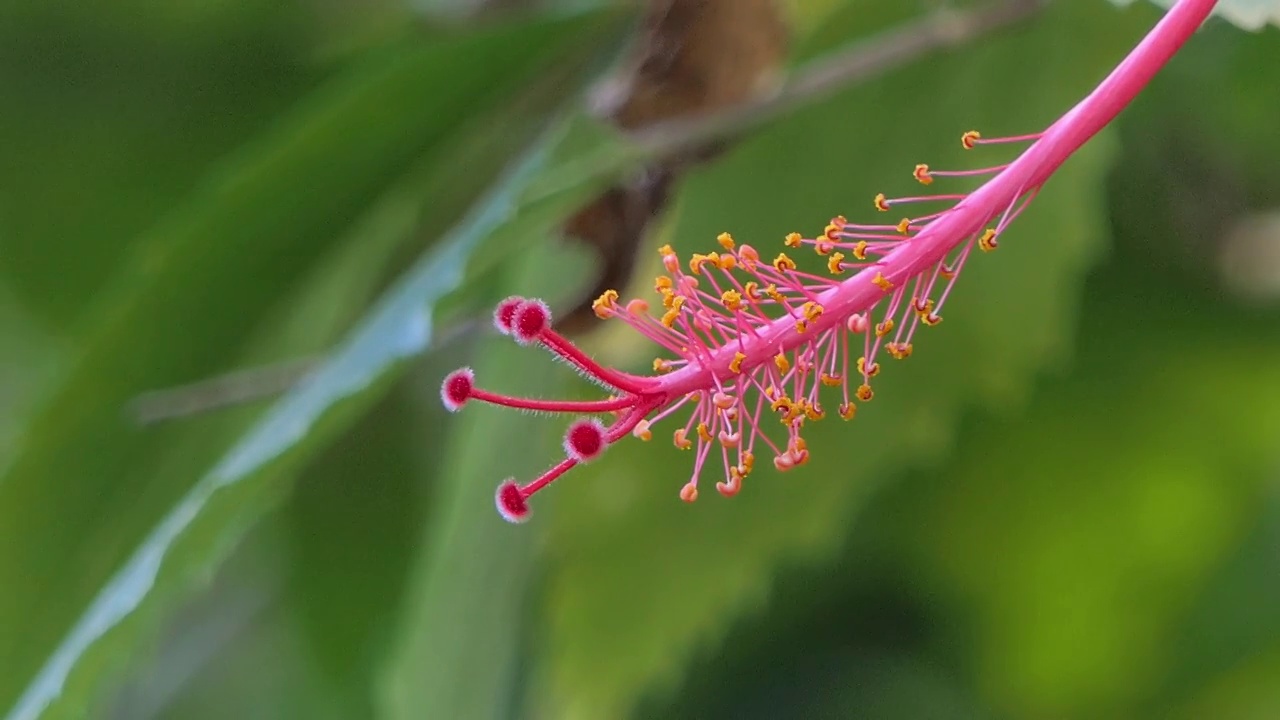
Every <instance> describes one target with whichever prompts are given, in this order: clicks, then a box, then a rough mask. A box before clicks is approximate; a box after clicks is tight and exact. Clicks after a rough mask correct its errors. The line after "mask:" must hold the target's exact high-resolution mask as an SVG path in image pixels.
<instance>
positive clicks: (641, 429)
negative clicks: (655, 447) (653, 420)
mask: <svg viewBox="0 0 1280 720" xmlns="http://www.w3.org/2000/svg"><path fill="white" fill-rule="evenodd" d="M631 434H632V435H635V436H636V437H638V438H640V439H641V440H643V441H644V442H649V441H650V440H652V439H653V431H652V430H650V429H649V421H648V420H641V421H640V422H638V423H636V428H635V429H634V430H632V431H631Z"/></svg>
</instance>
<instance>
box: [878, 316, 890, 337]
mask: <svg viewBox="0 0 1280 720" xmlns="http://www.w3.org/2000/svg"><path fill="white" fill-rule="evenodd" d="M891 332H893V318H885V319H884V322H882V323H877V324H876V337H884V336H885V335H888V334H889V333H891Z"/></svg>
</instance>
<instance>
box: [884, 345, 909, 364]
mask: <svg viewBox="0 0 1280 720" xmlns="http://www.w3.org/2000/svg"><path fill="white" fill-rule="evenodd" d="M884 349H885V352H887V353H889V355H890V356H891V357H893V358H894V359H895V360H906V359H907V358H908V357H910V356H911V343H896V342H891V343H889V344H887V345H885V346H884Z"/></svg>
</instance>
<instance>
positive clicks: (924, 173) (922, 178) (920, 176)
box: [911, 163, 933, 185]
mask: <svg viewBox="0 0 1280 720" xmlns="http://www.w3.org/2000/svg"><path fill="white" fill-rule="evenodd" d="M911 174H912V175H913V176H914V177H915V179H916V180H917V181H919V182H920V184H921V185H928V184H930V183H932V182H933V176H932V175H930V174H929V166H928V165H925V164H923V163H921V164H920V165H917V166H916V169H915V170H914V171H913V172H912V173H911Z"/></svg>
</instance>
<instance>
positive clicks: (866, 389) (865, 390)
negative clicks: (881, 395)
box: [856, 383, 876, 402]
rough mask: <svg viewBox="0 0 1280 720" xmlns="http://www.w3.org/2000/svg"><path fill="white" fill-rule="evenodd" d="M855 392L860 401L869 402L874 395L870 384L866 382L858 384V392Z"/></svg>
mask: <svg viewBox="0 0 1280 720" xmlns="http://www.w3.org/2000/svg"><path fill="white" fill-rule="evenodd" d="M856 394H857V396H858V399H859V400H861V401H862V402H869V401H870V400H871V398H873V397H875V396H876V394H875V393H873V392H871V386H870V385H867V384H866V383H863V384H862V385H859V386H858V392H857V393H856Z"/></svg>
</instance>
